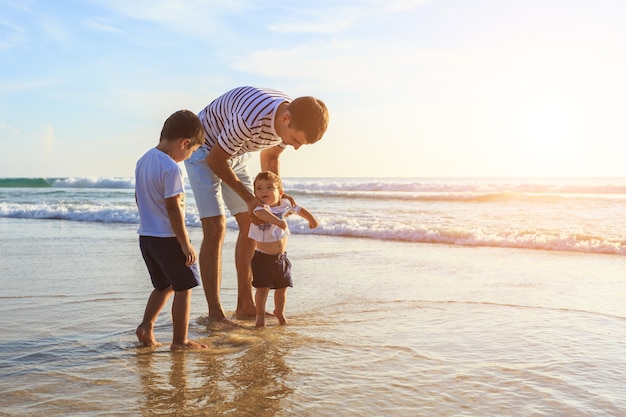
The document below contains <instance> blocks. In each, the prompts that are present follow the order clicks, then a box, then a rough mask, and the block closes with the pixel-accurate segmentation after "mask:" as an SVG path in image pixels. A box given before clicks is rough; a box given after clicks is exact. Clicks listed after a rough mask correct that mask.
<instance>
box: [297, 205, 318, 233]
mask: <svg viewBox="0 0 626 417" xmlns="http://www.w3.org/2000/svg"><path fill="white" fill-rule="evenodd" d="M296 213H297V214H298V216H300V217H302V218H304V219H305V220H307V221H308V222H309V229H315V228H316V227H317V226H318V225H319V222H318V221H317V219H316V218H315V216H314V215H313V214H312V213H311V212H310V211H309V210H307V209H305V208H304V207H302V206H296Z"/></svg>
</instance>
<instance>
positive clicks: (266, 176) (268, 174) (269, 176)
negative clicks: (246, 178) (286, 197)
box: [253, 171, 283, 190]
mask: <svg viewBox="0 0 626 417" xmlns="http://www.w3.org/2000/svg"><path fill="white" fill-rule="evenodd" d="M258 180H265V181H271V182H273V183H274V184H275V185H276V188H278V189H279V190H282V189H283V182H282V180H281V179H280V177H279V176H278V175H276V174H274V173H273V172H272V171H261V172H259V173H258V174H257V176H256V177H255V178H254V183H253V185H254V186H255V187H256V183H257V181H258Z"/></svg>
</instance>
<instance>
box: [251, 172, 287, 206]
mask: <svg viewBox="0 0 626 417" xmlns="http://www.w3.org/2000/svg"><path fill="white" fill-rule="evenodd" d="M254 195H255V197H256V198H258V199H259V200H261V201H262V202H263V203H264V204H269V205H270V206H272V205H276V204H278V203H279V202H280V196H281V195H282V190H280V189H279V188H278V187H277V186H276V184H275V183H274V182H273V181H270V180H263V179H259V180H257V181H256V183H255V184H254Z"/></svg>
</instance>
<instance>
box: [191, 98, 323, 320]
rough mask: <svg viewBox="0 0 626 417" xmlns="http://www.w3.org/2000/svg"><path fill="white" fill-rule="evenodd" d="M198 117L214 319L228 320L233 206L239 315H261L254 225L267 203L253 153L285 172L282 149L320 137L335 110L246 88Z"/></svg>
mask: <svg viewBox="0 0 626 417" xmlns="http://www.w3.org/2000/svg"><path fill="white" fill-rule="evenodd" d="M198 117H199V118H200V120H201V121H202V125H203V127H204V133H205V141H204V144H203V145H202V146H201V147H200V148H199V149H198V150H197V151H195V152H194V154H193V155H192V156H191V158H189V159H188V160H187V161H185V166H186V168H187V175H188V177H189V183H190V185H191V188H192V189H193V193H194V197H195V200H196V205H197V207H198V213H199V215H200V219H201V221H202V231H203V241H202V244H201V246H200V259H199V263H200V274H201V277H202V284H203V287H204V293H205V296H206V299H207V303H208V306H209V318H210V319H213V320H216V321H228V320H227V319H226V316H225V314H224V310H223V309H222V305H221V302H220V288H221V284H222V246H223V243H224V237H225V235H226V211H225V210H226V209H228V210H229V212H230V214H231V215H232V216H234V217H235V219H236V221H237V225H238V226H239V236H238V237H237V243H236V246H235V267H236V270H237V284H238V286H237V288H238V291H237V309H236V314H237V315H238V316H241V317H254V316H255V314H256V309H255V306H254V301H253V297H252V286H251V280H252V278H251V275H252V274H251V270H250V261H251V259H252V255H253V254H254V249H255V243H254V241H253V240H251V239H250V238H248V230H249V228H250V223H251V221H252V220H251V219H252V216H253V214H252V212H253V210H254V208H255V207H257V206H258V205H262V203H261V202H260V201H259V200H257V199H256V198H255V197H254V194H253V192H252V180H253V178H254V176H253V175H251V174H250V172H249V170H248V166H247V162H248V161H249V159H250V157H251V156H250V153H251V152H255V151H260V161H261V170H262V171H272V172H274V173H276V174H277V175H280V172H279V170H280V164H279V157H280V154H281V153H282V152H283V151H284V150H285V149H286V147H287V146H293V148H294V149H298V148H299V147H300V146H302V145H307V144H312V143H315V142H317V141H318V140H320V139H321V138H322V136H323V135H324V133H325V132H326V128H327V127H328V110H327V108H326V106H325V105H324V103H323V102H322V101H321V100H318V99H316V98H314V97H309V96H307V97H299V98H297V99H295V100H293V101H292V100H291V99H290V98H289V97H288V96H287V95H285V94H284V93H282V92H280V91H276V90H271V89H264V88H255V87H239V88H235V89H233V90H230V91H228V92H226V93H225V94H223V95H222V96H220V97H218V98H217V99H215V100H214V101H213V102H211V104H209V105H208V106H207V107H205V108H204V109H203V110H202V111H201V112H200V113H199V114H198Z"/></svg>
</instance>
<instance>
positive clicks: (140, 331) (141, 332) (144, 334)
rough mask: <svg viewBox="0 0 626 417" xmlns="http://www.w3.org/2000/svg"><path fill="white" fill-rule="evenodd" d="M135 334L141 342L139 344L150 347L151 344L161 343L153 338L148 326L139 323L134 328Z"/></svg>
mask: <svg viewBox="0 0 626 417" xmlns="http://www.w3.org/2000/svg"><path fill="white" fill-rule="evenodd" d="M135 334H136V335H137V339H139V343H140V344H141V346H144V347H152V346H160V345H161V344H160V343H159V342H157V341H156V339H155V338H154V333H152V328H151V327H149V326H146V325H144V324H140V325H139V326H138V327H137V330H135Z"/></svg>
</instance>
